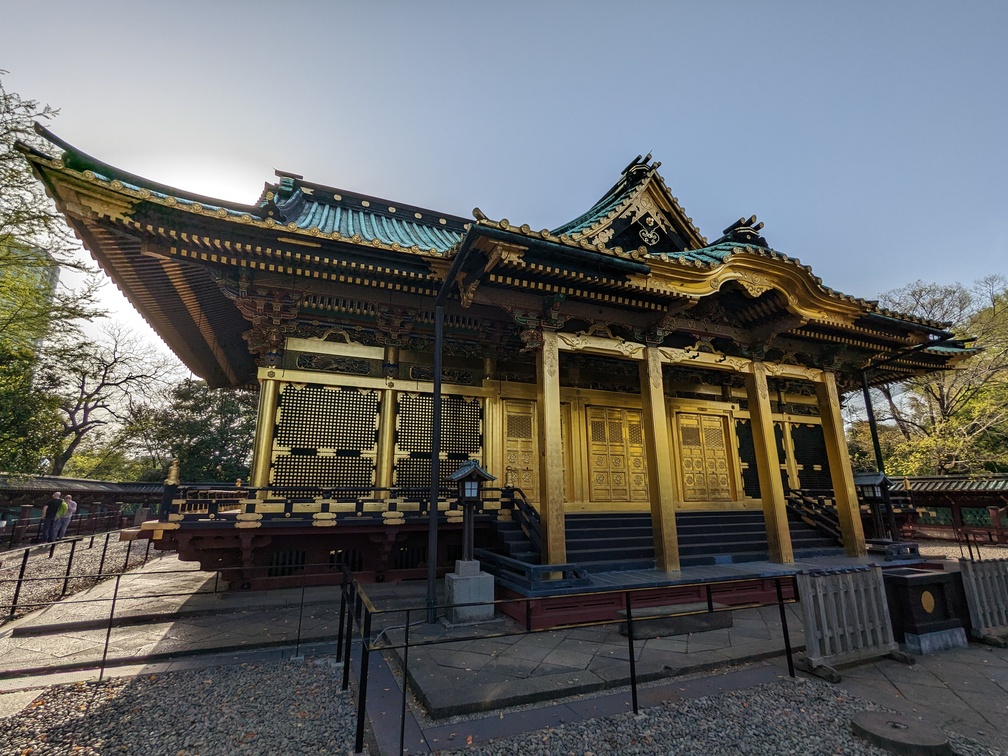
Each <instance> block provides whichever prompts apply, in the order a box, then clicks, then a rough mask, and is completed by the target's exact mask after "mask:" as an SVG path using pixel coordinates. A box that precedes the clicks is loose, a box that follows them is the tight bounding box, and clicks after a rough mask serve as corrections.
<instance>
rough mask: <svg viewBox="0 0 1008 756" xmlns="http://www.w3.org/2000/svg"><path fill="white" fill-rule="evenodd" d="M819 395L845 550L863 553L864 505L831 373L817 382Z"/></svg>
mask: <svg viewBox="0 0 1008 756" xmlns="http://www.w3.org/2000/svg"><path fill="white" fill-rule="evenodd" d="M816 398H817V399H818V400H819V416H820V417H821V418H822V429H823V437H824V438H825V439H826V457H827V458H828V459H829V468H830V478H831V479H832V482H833V498H834V500H835V501H836V509H837V516H838V518H839V519H840V534H841V536H843V543H844V549H845V550H846V552H847V554H848V556H864V555H865V554H866V553H867V549H866V548H865V539H864V529H863V527H862V525H861V507H860V505H859V504H858V500H857V491H856V490H855V489H854V472H853V470H851V461H850V454H849V453H848V451H847V439H846V438H845V437H844V429H843V420H842V419H841V417H840V397H839V396H838V395H837V387H836V379H835V378H834V376H833V374H832V373H823V379H822V381H817V382H816Z"/></svg>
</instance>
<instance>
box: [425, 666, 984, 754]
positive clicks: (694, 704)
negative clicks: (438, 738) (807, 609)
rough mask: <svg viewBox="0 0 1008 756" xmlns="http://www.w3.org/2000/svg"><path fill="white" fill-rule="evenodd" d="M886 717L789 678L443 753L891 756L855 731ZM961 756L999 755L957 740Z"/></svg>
mask: <svg viewBox="0 0 1008 756" xmlns="http://www.w3.org/2000/svg"><path fill="white" fill-rule="evenodd" d="M866 710H875V711H877V710H879V707H878V706H876V705H875V704H872V703H870V702H867V701H864V700H860V699H858V698H855V697H853V696H849V695H848V694H847V693H846V692H845V691H844V690H843V689H842V688H839V687H835V686H832V685H829V684H828V683H825V682H822V681H818V680H804V679H801V678H799V679H797V680H791V679H784V680H781V681H780V682H776V683H769V684H767V685H761V686H759V687H755V688H749V689H747V690H741V691H732V692H728V693H723V694H720V695H717V696H706V697H702V698H695V699H686V700H682V701H674V702H668V703H665V704H663V705H661V706H655V707H653V708H650V709H645V710H642V711H641V713H640V714H639V715H636V716H635V715H634V714H633V713H629V712H628V713H626V714H618V715H615V716H611V717H605V718H600V719H593V720H589V721H586V722H579V723H575V724H564V725H561V726H559V727H552V728H548V729H545V730H540V731H536V732H530V733H526V734H524V735H519V736H515V737H511V738H506V739H500V740H496V741H490V742H489V743H487V744H485V745H480V746H478V747H473V748H468V749H465V750H460V751H440V752H439V753H442V754H449V753H451V754H465V755H466V756H475V755H476V754H479V755H480V756H498V755H503V754H521V756H533V754H551V755H552V754H578V755H583V756H603V755H606V756H609V755H613V754H676V755H677V756H680V755H681V756H721V755H723V756H737V755H738V754H802V755H803V756H805V755H810V756H811V755H813V754H823V755H824V756H825V755H826V754H831V755H832V754H845V755H846V754H855V755H862V754H863V755H865V756H889V754H888V752H887V751H884V750H882V749H880V748H876V747H875V746H872V745H870V744H868V743H867V742H866V741H863V740H861V739H860V738H858V737H857V736H856V735H854V734H853V733H852V732H851V729H850V722H851V718H852V717H853V716H854V714H856V713H857V712H859V711H866ZM946 734H947V735H950V738H949V739H950V742H951V743H952V746H953V749H954V751H955V753H956V754H957V755H958V756H980V755H981V754H982V755H984V756H987V755H988V754H999V753H1000V752H999V751H995V750H992V749H989V748H987V747H986V746H984V745H982V744H980V743H978V742H977V741H975V740H971V739H969V738H964V737H961V736H958V735H955V734H951V733H946Z"/></svg>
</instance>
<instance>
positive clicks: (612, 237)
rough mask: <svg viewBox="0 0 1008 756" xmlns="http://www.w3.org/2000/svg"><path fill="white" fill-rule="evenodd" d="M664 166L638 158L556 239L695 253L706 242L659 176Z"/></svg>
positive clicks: (648, 158)
mask: <svg viewBox="0 0 1008 756" xmlns="http://www.w3.org/2000/svg"><path fill="white" fill-rule="evenodd" d="M660 165H661V163H652V162H651V155H650V153H649V154H648V155H647V156H646V157H644V158H641V156H640V155H638V156H637V157H636V158H634V160H633V161H631V163H630V164H629V165H628V166H627V167H626V168H624V169H623V172H622V173H621V174H620V177H619V180H618V181H617V182H616V183H615V184H614V185H613V186H612V188H610V189H609V191H608V192H606V193H605V194H604V195H603V196H602V198H601V199H600V200H599V201H598V202H596V203H595V204H594V205H593V206H592V207H591V209H590V210H588V212H586V213H584V214H582V215H580V216H578V217H577V218H575V219H574V220H572V221H570V222H569V223H565V224H563V225H562V226H560V227H559V228H556V229H554V230H553V233H554V234H555V235H557V236H571V237H573V238H574V239H582V238H583V239H588V240H589V241H590V242H591V243H592V244H598V243H600V242H601V243H602V244H604V245H605V246H606V247H607V248H608V247H614V246H617V245H621V246H622V248H624V249H637V248H638V247H643V248H644V249H643V250H642V251H645V250H646V251H648V252H671V251H683V250H690V249H697V248H699V247H703V246H705V245H706V244H707V240H706V239H705V238H704V237H703V235H702V234H701V233H700V229H698V228H697V227H696V226H695V225H694V224H693V219H692V218H690V217H689V216H688V215H686V212H685V211H684V210H683V209H682V207H681V206H680V205H679V200H677V199H676V198H675V197H674V196H673V195H672V192H671V191H669V188H668V187H667V186H666V185H665V181H664V179H662V177H661V176H660V175H659V174H658V167H659V166H660Z"/></svg>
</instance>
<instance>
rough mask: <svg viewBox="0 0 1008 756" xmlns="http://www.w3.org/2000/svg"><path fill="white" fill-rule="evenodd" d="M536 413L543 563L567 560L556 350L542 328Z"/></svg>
mask: <svg viewBox="0 0 1008 756" xmlns="http://www.w3.org/2000/svg"><path fill="white" fill-rule="evenodd" d="M536 413H537V414H538V421H539V422H538V424H539V516H540V522H541V524H542V543H543V549H544V552H545V553H544V554H543V555H542V556H543V563H544V564H563V563H565V562H566V561H567V540H566V533H565V529H564V466H563V462H564V460H563V440H562V439H561V437H560V433H561V431H560V349H559V339H558V338H557V334H556V332H555V331H545V330H544V331H543V344H542V347H541V348H540V349H539V350H538V351H537V352H536Z"/></svg>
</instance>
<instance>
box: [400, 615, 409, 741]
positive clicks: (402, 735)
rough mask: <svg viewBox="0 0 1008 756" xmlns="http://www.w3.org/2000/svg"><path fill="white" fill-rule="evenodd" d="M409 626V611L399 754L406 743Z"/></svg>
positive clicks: (405, 638) (405, 644)
mask: <svg viewBox="0 0 1008 756" xmlns="http://www.w3.org/2000/svg"><path fill="white" fill-rule="evenodd" d="M409 626H410V610H409V609H407V610H406V631H405V635H404V640H403V671H402V708H401V709H400V711H399V753H403V745H404V743H405V741H406V689H407V687H408V685H409Z"/></svg>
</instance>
